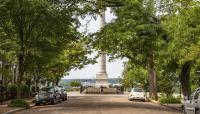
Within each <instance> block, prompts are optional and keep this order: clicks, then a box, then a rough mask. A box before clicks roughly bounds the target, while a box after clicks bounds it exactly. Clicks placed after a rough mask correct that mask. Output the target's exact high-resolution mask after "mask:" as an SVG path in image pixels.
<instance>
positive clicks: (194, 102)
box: [183, 88, 200, 114]
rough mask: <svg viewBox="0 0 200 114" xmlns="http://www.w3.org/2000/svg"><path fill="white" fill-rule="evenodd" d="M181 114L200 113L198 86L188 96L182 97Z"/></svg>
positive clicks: (199, 90) (199, 91)
mask: <svg viewBox="0 0 200 114" xmlns="http://www.w3.org/2000/svg"><path fill="white" fill-rule="evenodd" d="M183 114H200V88H197V89H196V90H195V91H194V92H193V93H192V94H191V96H190V97H189V98H188V97H185V98H184V103H183Z"/></svg>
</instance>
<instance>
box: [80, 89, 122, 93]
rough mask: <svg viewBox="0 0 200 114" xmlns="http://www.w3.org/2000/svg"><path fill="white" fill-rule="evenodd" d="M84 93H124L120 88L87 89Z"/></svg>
mask: <svg viewBox="0 0 200 114" xmlns="http://www.w3.org/2000/svg"><path fill="white" fill-rule="evenodd" d="M83 93H85V94H122V93H123V92H122V91H121V90H119V89H118V88H103V89H102V90H101V89H100V88H86V89H85V90H84V91H83Z"/></svg>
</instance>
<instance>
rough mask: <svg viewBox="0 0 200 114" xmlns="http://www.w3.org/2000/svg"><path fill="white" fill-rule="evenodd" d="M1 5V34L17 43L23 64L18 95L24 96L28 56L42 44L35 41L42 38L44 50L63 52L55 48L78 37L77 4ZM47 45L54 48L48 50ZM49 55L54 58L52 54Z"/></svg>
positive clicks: (9, 1)
mask: <svg viewBox="0 0 200 114" xmlns="http://www.w3.org/2000/svg"><path fill="white" fill-rule="evenodd" d="M0 4H1V5H0V13H1V15H0V28H1V29H0V30H1V36H2V35H3V37H4V38H5V37H6V38H7V39H10V40H12V41H15V42H16V44H17V48H16V49H15V53H16V56H17V58H18V67H19V74H18V81H17V85H18V86H17V87H18V89H17V97H18V98H20V97H21V90H20V85H21V83H22V80H23V76H24V72H25V71H26V66H27V64H28V63H29V62H28V61H27V56H28V55H29V54H30V53H34V50H31V49H32V48H34V47H37V46H38V45H34V44H35V43H36V42H38V41H40V43H41V45H40V46H39V47H41V49H43V50H45V51H54V52H59V48H56V49H55V48H54V47H56V46H58V45H62V44H63V43H70V42H71V41H74V40H76V39H78V38H77V37H76V34H77V32H76V24H77V23H76V22H77V21H76V19H74V18H73V15H74V13H73V12H74V11H75V9H76V7H74V2H64V4H63V2H61V1H56V2H55V1H48V0H28V1H27V0H0ZM1 38H2V37H1ZM43 41H44V42H43ZM62 41H65V42H62ZM43 46H44V47H45V46H47V47H50V48H48V49H49V50H47V48H43ZM54 54H55V53H54ZM48 57H51V54H49V55H48Z"/></svg>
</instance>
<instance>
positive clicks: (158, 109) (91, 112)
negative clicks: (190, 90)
mask: <svg viewBox="0 0 200 114" xmlns="http://www.w3.org/2000/svg"><path fill="white" fill-rule="evenodd" d="M36 113H37V114H148V113H150V114H180V112H179V111H177V110H173V109H170V108H167V107H165V106H161V105H158V104H155V103H150V102H136V101H134V102H132V101H128V98H127V95H88V94H87V95H85V94H77V93H69V97H68V101H66V102H62V103H61V104H57V105H43V106H37V107H34V108H32V109H30V110H24V111H21V112H17V113H16V114H36Z"/></svg>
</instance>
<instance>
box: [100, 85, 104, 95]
mask: <svg viewBox="0 0 200 114" xmlns="http://www.w3.org/2000/svg"><path fill="white" fill-rule="evenodd" d="M102 93H103V86H102V85H101V86H100V94H102Z"/></svg>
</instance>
